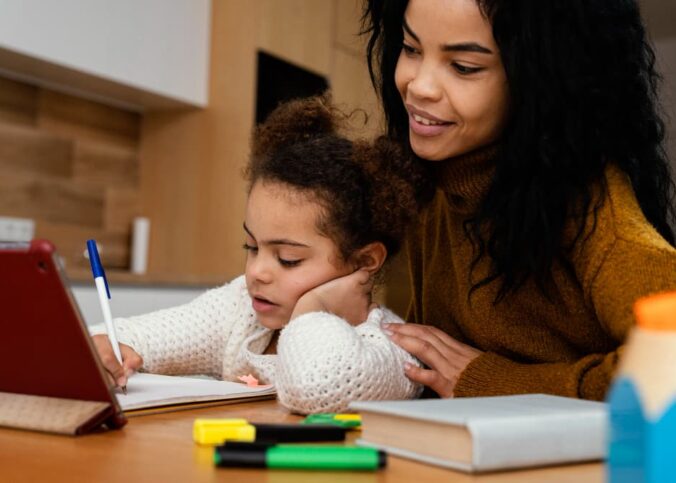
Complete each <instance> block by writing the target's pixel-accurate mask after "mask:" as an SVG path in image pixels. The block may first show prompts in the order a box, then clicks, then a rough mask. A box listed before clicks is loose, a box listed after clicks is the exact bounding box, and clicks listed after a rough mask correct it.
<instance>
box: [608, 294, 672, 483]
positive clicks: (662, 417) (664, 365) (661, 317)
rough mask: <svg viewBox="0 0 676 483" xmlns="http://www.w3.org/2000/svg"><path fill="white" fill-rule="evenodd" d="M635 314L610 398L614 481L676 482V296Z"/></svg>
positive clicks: (651, 301)
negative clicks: (634, 323) (634, 322)
mask: <svg viewBox="0 0 676 483" xmlns="http://www.w3.org/2000/svg"><path fill="white" fill-rule="evenodd" d="M634 313H635V315H636V322H637V325H636V327H634V328H633V329H632V332H631V334H630V336H629V339H628V341H627V344H626V347H625V349H624V353H623V354H622V355H621V360H620V366H619V369H618V374H617V377H616V379H615V381H614V382H613V386H612V388H611V390H610V392H609V394H608V402H609V406H610V408H609V409H610V425H609V428H610V430H609V435H608V481H609V482H610V483H667V482H670V483H671V482H676V292H672V293H665V294H660V295H654V296H650V297H645V298H642V299H640V300H638V301H637V302H636V304H635V305H634Z"/></svg>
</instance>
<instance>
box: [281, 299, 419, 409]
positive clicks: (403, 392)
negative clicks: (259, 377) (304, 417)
mask: <svg viewBox="0 0 676 483" xmlns="http://www.w3.org/2000/svg"><path fill="white" fill-rule="evenodd" d="M385 320H388V321H392V320H397V321H399V322H401V319H399V318H398V317H396V315H394V314H392V313H391V312H390V311H387V310H382V309H374V310H372V311H371V313H370V314H369V317H368V319H367V320H366V321H365V322H364V323H362V324H360V325H358V326H356V327H355V326H352V325H350V324H348V323H347V322H346V321H345V320H344V319H342V318H340V317H338V316H336V315H333V314H329V313H326V312H313V313H307V314H304V315H302V316H300V317H297V318H295V319H293V320H292V321H291V322H289V324H288V325H287V326H286V327H285V328H284V329H283V330H282V332H281V335H280V338H279V345H278V347H277V354H278V360H277V377H276V381H275V385H276V387H277V393H278V396H279V400H280V402H281V403H282V404H284V405H285V406H286V407H288V408H289V409H291V410H292V411H295V412H299V413H303V414H307V413H316V412H336V411H344V410H345V409H347V406H348V404H349V403H350V402H352V401H357V400H381V399H409V398H413V397H416V396H417V395H419V394H420V390H421V386H420V385H419V384H416V383H414V382H412V381H410V380H409V379H408V378H407V377H406V375H405V373H404V365H405V364H407V363H408V364H412V365H418V364H419V363H418V362H417V361H416V360H415V359H414V358H413V357H411V356H410V355H409V354H408V353H407V352H405V351H404V350H402V349H401V348H399V347H397V346H396V345H395V344H393V343H392V342H390V341H389V339H388V338H387V336H385V334H384V333H383V332H382V330H381V328H380V323H381V322H384V321H385Z"/></svg>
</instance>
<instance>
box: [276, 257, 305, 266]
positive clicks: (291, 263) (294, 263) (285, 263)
mask: <svg viewBox="0 0 676 483" xmlns="http://www.w3.org/2000/svg"><path fill="white" fill-rule="evenodd" d="M277 260H279V263H280V265H282V266H283V267H295V266H298V265H300V262H302V261H303V260H286V259H284V258H277Z"/></svg>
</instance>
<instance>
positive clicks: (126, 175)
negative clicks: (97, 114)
mask: <svg viewBox="0 0 676 483" xmlns="http://www.w3.org/2000/svg"><path fill="white" fill-rule="evenodd" d="M73 178H74V179H75V180H77V181H83V182H87V183H92V184H97V185H100V186H101V187H105V186H125V187H128V188H135V189H138V185H139V161H138V153H137V152H136V151H135V150H131V149H128V148H120V147H117V146H109V145H105V144H97V143H92V142H89V141H78V142H77V143H76V145H75V153H74V159H73Z"/></svg>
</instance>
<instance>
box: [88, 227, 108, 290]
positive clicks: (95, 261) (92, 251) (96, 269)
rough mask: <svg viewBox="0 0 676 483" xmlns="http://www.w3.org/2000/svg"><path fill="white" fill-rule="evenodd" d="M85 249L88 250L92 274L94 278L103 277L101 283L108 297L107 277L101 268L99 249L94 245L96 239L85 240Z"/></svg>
mask: <svg viewBox="0 0 676 483" xmlns="http://www.w3.org/2000/svg"><path fill="white" fill-rule="evenodd" d="M87 251H88V252H89V263H90V265H91V266H92V275H94V279H95V280H96V279H97V278H98V277H103V283H104V285H105V286H106V294H107V295H108V298H109V299H110V298H111V297H110V289H109V288H108V279H107V278H106V272H105V271H104V270H103V265H102V264H101V258H100V257H99V250H98V248H97V247H96V240H87Z"/></svg>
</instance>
